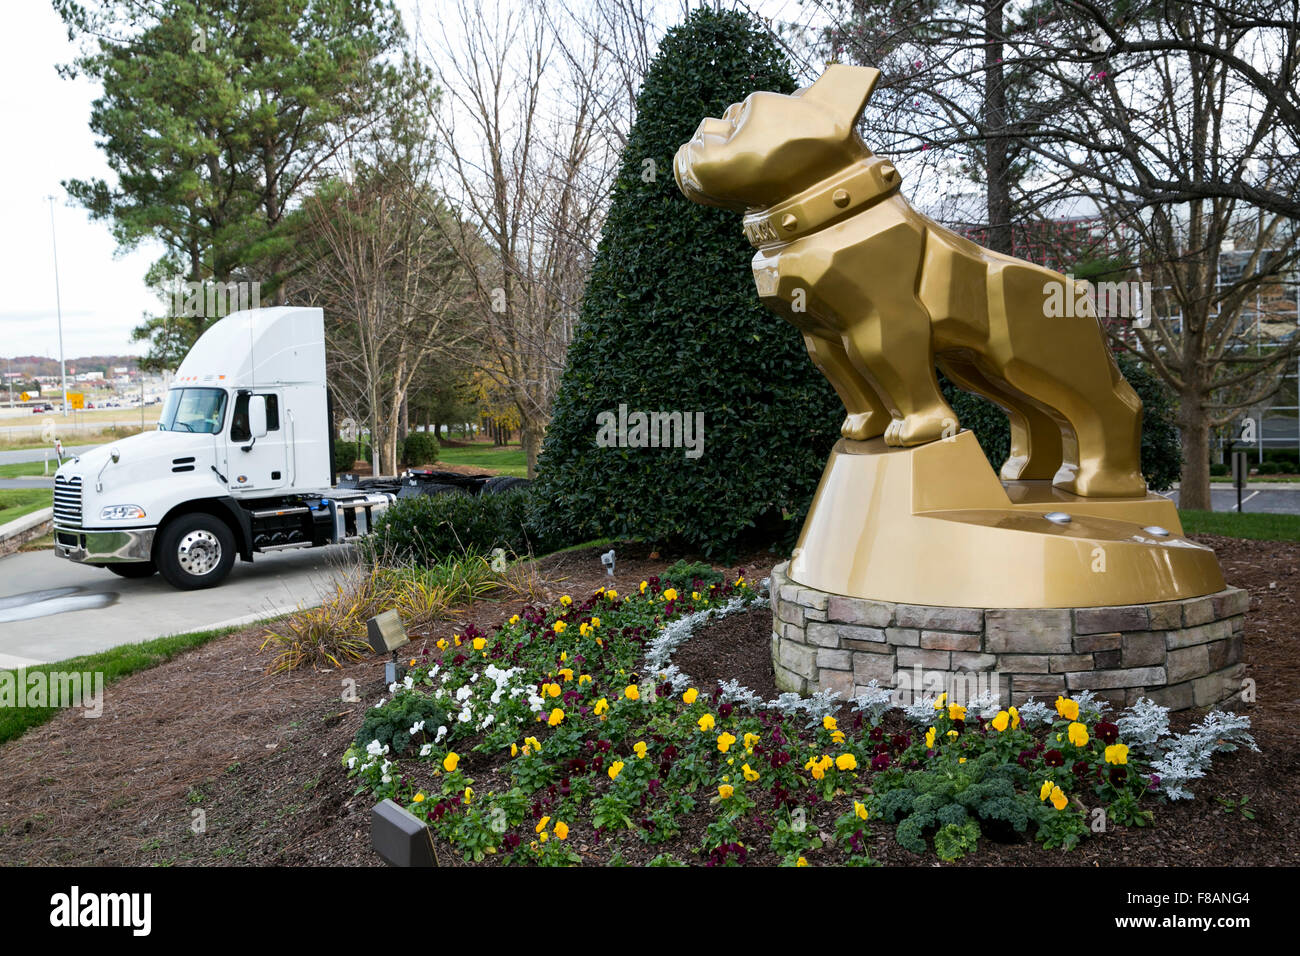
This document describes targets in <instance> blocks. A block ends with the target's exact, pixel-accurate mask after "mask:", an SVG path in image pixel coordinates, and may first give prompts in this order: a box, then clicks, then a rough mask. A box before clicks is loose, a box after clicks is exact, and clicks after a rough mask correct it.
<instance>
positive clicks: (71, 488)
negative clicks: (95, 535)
mask: <svg viewBox="0 0 1300 956" xmlns="http://www.w3.org/2000/svg"><path fill="white" fill-rule="evenodd" d="M54 523H55V524H57V525H59V526H60V527H63V528H80V527H81V478H79V477H76V478H59V477H55V479H54Z"/></svg>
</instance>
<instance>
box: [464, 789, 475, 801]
mask: <svg viewBox="0 0 1300 956" xmlns="http://www.w3.org/2000/svg"><path fill="white" fill-rule="evenodd" d="M473 799H474V788H473V787H466V788H465V802H466V803H469V802H470V801H471V800H473Z"/></svg>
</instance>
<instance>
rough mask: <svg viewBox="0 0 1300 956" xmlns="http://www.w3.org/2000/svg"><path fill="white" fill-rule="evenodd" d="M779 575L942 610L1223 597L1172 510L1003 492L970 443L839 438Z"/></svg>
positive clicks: (1051, 489)
mask: <svg viewBox="0 0 1300 956" xmlns="http://www.w3.org/2000/svg"><path fill="white" fill-rule="evenodd" d="M1049 515H1050V516H1051V517H1049ZM1162 530H1163V531H1165V532H1167V533H1166V534H1161V533H1160V532H1161V531H1162ZM789 576H790V580H792V581H794V582H796V583H798V584H802V585H805V586H807V587H810V588H816V589H817V590H819V591H825V592H829V593H831V594H843V595H847V596H849V597H858V598H870V599H875V600H883V601H892V602H904V603H909V604H923V605H932V606H939V607H985V608H988V607H994V608H997V607H1001V608H1078V607H1103V606H1114V605H1125V604H1146V603H1150V602H1156V601H1174V600H1179V599H1183V598H1190V597H1198V596H1201V595H1206V594H1214V593H1216V592H1219V591H1222V590H1223V589H1224V587H1225V586H1226V585H1225V584H1224V580H1223V574H1222V572H1221V571H1220V570H1219V564H1218V561H1217V560H1216V559H1215V556H1214V552H1213V551H1211V550H1210V549H1209V548H1207V547H1204V546H1203V545H1199V544H1196V543H1195V542H1192V541H1189V540H1187V538H1185V537H1184V536H1183V533H1182V525H1181V523H1180V522H1179V520H1178V511H1177V509H1176V508H1175V507H1174V504H1173V502H1171V501H1170V500H1169V499H1167V498H1162V497H1160V496H1159V495H1154V494H1147V495H1145V496H1144V497H1140V498H1085V497H1080V496H1078V495H1074V494H1071V493H1069V492H1067V491H1063V490H1061V489H1060V488H1057V487H1055V486H1054V485H1053V484H1052V483H1051V481H1050V480H1034V481H1005V482H1004V481H999V480H998V478H997V477H996V475H995V474H994V472H993V469H992V468H991V467H990V466H989V464H988V461H987V459H985V457H984V454H983V452H982V451H981V449H980V446H979V443H978V442H977V441H976V439H975V435H974V434H973V433H972V432H969V431H963V432H960V433H958V434H956V435H954V436H952V437H951V438H945V439H942V440H940V441H936V442H931V443H929V444H925V445H920V446H918V447H915V448H899V447H894V446H888V445H886V444H885V442H884V441H883V440H882V439H873V440H871V441H863V442H857V441H849V440H847V439H841V440H840V441H839V442H838V443H837V444H836V446H835V449H834V450H833V451H832V452H831V456H830V460H829V461H828V462H827V464H826V470H825V472H824V473H823V474H822V479H821V484H820V485H819V486H818V488H817V494H816V496H815V498H814V499H813V504H812V508H811V509H810V511H809V513H808V519H807V521H806V522H805V523H804V527H803V531H802V533H801V534H800V537H799V542H798V546H797V547H796V548H795V550H794V552H793V554H792V556H791V560H790V569H789Z"/></svg>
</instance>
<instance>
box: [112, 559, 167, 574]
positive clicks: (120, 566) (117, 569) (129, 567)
mask: <svg viewBox="0 0 1300 956" xmlns="http://www.w3.org/2000/svg"><path fill="white" fill-rule="evenodd" d="M104 567H106V568H108V570H110V571H112V572H113V573H114V574H116V575H117V576H118V577H119V578H147V577H152V576H153V574H154V572H156V571H157V570H158V567H157V565H155V564H154V563H153V562H152V561H131V562H129V563H123V562H117V561H115V562H113V563H112V564H105V565H104Z"/></svg>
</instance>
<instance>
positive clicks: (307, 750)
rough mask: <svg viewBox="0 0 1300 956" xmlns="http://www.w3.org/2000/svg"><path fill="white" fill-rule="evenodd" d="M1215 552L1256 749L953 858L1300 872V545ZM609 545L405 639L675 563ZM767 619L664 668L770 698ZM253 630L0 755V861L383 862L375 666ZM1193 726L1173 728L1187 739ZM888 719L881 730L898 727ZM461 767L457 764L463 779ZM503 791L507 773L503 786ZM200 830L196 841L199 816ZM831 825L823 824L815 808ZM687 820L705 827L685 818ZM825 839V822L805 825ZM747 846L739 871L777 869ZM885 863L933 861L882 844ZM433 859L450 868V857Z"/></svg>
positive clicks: (733, 624) (878, 848)
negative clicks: (1095, 834) (1245, 598)
mask: <svg viewBox="0 0 1300 956" xmlns="http://www.w3.org/2000/svg"><path fill="white" fill-rule="evenodd" d="M1198 540H1202V541H1203V542H1204V543H1206V544H1209V545H1211V546H1213V547H1214V548H1215V549H1216V551H1217V552H1218V554H1219V557H1220V560H1221V562H1222V564H1223V567H1224V571H1225V574H1226V576H1227V578H1228V580H1229V581H1230V582H1231V583H1233V584H1235V585H1237V586H1239V587H1245V588H1247V589H1248V590H1249V591H1250V592H1251V597H1252V603H1251V610H1250V613H1249V614H1248V616H1247V624H1246V643H1245V647H1246V660H1247V665H1248V675H1249V676H1250V677H1252V678H1254V679H1255V680H1256V681H1257V682H1258V683H1257V687H1258V691H1257V693H1258V697H1257V701H1256V702H1255V703H1254V704H1250V705H1247V707H1246V711H1247V712H1248V713H1249V714H1250V716H1251V719H1252V722H1253V724H1254V728H1253V730H1254V733H1255V736H1256V739H1257V740H1258V741H1259V743H1260V746H1261V748H1262V749H1263V751H1264V752H1263V753H1262V754H1253V753H1245V752H1239V753H1236V754H1228V755H1222V756H1221V757H1219V758H1217V759H1216V761H1215V765H1214V768H1213V769H1212V771H1211V772H1210V774H1209V775H1208V776H1207V777H1206V778H1205V779H1204V780H1201V781H1199V782H1198V783H1197V786H1196V788H1195V789H1196V791H1197V793H1198V794H1200V796H1198V798H1197V799H1196V800H1194V801H1182V802H1179V803H1176V804H1170V805H1167V806H1160V807H1157V808H1156V821H1155V824H1154V825H1153V826H1151V827H1147V828H1143V829H1133V830H1123V829H1118V828H1115V829H1112V831H1111V832H1110V833H1108V834H1106V835H1105V836H1102V837H1100V838H1096V839H1093V840H1090V841H1087V842H1085V843H1084V844H1083V845H1082V846H1081V847H1079V848H1078V849H1077V850H1075V851H1073V852H1071V853H1052V852H1046V851H1044V850H1042V849H1041V848H1040V847H1038V846H1037V845H1034V844H998V843H991V842H989V841H981V845H980V849H979V851H978V852H977V853H975V854H972V855H971V856H968V857H967V858H965V859H964V860H963V861H961V862H962V863H969V864H974V865H980V864H1003V865H1008V864H1009V865H1014V864H1021V865H1024V864H1036V865H1044V864H1058V863H1059V864H1063V865H1111V864H1122V865H1144V866H1170V865H1178V866H1188V865H1250V866H1255V865H1271V864H1283V863H1287V864H1294V863H1296V862H1300V849H1298V847H1300V839H1297V837H1298V836H1300V835H1298V834H1297V832H1296V829H1297V823H1296V820H1295V818H1294V810H1295V808H1296V807H1297V806H1300V766H1298V764H1300V732H1298V731H1297V729H1296V727H1295V721H1294V714H1295V713H1296V712H1297V709H1298V707H1297V705H1300V690H1298V689H1297V687H1298V684H1297V678H1300V673H1298V671H1300V662H1298V661H1297V660H1296V659H1295V655H1294V651H1293V642H1294V640H1295V634H1296V625H1297V610H1296V594H1297V584H1298V583H1300V580H1298V579H1300V545H1297V544H1296V543H1294V542H1262V541H1240V540H1237V539H1230V538H1213V537H1209V536H1206V537H1203V538H1200V539H1198ZM601 550H604V549H586V550H583V551H576V552H570V553H566V554H559V555H551V556H549V557H546V558H543V559H541V560H539V561H538V562H536V568H537V576H536V580H535V581H534V582H533V588H534V589H535V593H534V594H533V595H532V596H530V597H529V598H524V597H521V596H518V595H514V594H502V595H497V596H493V597H491V598H488V599H485V600H482V601H479V602H478V603H476V604H475V605H473V606H472V607H470V608H467V609H465V610H464V611H463V612H462V613H460V614H458V615H456V616H455V617H449V618H448V620H447V621H445V622H441V623H439V624H436V625H434V626H433V627H431V628H430V629H429V630H428V633H427V635H426V636H425V637H424V638H423V639H422V640H417V641H416V642H415V643H413V644H412V647H411V651H412V656H416V655H418V654H419V652H420V649H421V646H422V641H423V640H433V639H436V638H437V637H439V636H442V635H443V634H445V633H447V632H449V631H452V630H460V629H463V628H464V627H465V625H466V624H468V623H470V622H473V623H475V624H477V625H478V626H479V627H480V628H484V629H486V628H489V627H491V626H492V625H494V624H496V623H499V622H500V621H503V620H504V619H506V618H507V617H509V616H510V615H512V614H514V613H515V612H516V611H517V610H518V609H519V608H520V607H521V606H522V605H523V604H525V603H528V602H530V601H531V602H536V603H540V602H545V601H550V600H553V599H555V598H557V597H558V596H559V595H560V594H563V593H572V594H579V593H586V592H589V591H592V590H595V589H596V588H598V587H600V586H602V585H606V584H609V585H611V586H613V587H616V588H618V589H619V590H621V591H628V590H630V589H634V588H635V587H636V586H637V584H639V582H640V581H641V580H642V578H644V577H647V576H649V575H651V574H654V573H657V572H659V571H662V570H663V569H664V568H666V567H667V566H668V565H669V564H671V563H672V562H673V561H674V560H676V559H677V558H678V557H680V556H681V555H675V554H668V553H665V554H656V555H655V556H654V557H652V556H651V554H652V552H651V550H650V548H648V547H646V546H644V545H637V544H623V545H618V546H616V550H617V553H618V565H617V573H616V575H615V577H614V579H613V581H612V582H611V581H610V579H609V578H608V577H607V576H606V575H605V573H604V571H603V569H602V568H601V566H600V562H599V557H598V555H599V552H600V551H601ZM774 561H775V558H774V556H772V555H770V554H756V555H750V556H747V557H746V560H744V561H742V562H740V564H741V566H743V567H744V568H745V569H746V571H747V574H748V576H749V577H750V578H751V579H752V580H758V579H759V578H761V577H763V576H765V575H766V574H767V572H768V570H769V569H770V567H771V565H772V563H774ZM770 626H771V621H770V616H769V612H767V611H755V612H751V613H749V614H742V615H735V616H733V617H730V618H726V619H724V620H722V621H720V622H718V623H717V624H715V625H713V626H711V627H709V628H707V629H705V630H703V631H701V632H700V633H699V634H698V635H697V636H696V637H695V638H694V639H693V640H691V641H690V642H688V643H687V644H686V645H684V646H683V647H682V648H681V649H680V650H679V651H678V653H677V655H676V657H675V662H676V663H677V664H678V666H680V667H681V668H682V669H683V670H684V671H686V672H687V673H689V674H691V675H692V676H693V677H695V678H696V680H697V682H698V683H699V684H701V685H704V684H706V683H707V682H709V681H713V680H726V679H733V678H734V679H737V680H739V681H740V682H741V683H742V684H745V685H746V686H748V687H750V688H751V689H753V690H755V691H756V692H758V693H759V694H761V695H762V696H764V697H766V698H771V697H774V696H775V695H776V693H777V691H776V688H775V686H774V684H773V683H772V670H771V662H770V660H769V657H768V647H769V643H768V640H769V634H770ZM261 634H262V632H261V631H260V630H258V629H251V630H247V631H243V632H240V633H238V634H234V635H230V636H228V637H225V638H221V639H219V640H217V641H214V642H212V643H210V644H208V645H205V646H204V647H201V648H198V649H196V650H194V651H192V652H190V653H187V654H185V655H183V656H181V657H179V658H177V659H176V660H173V661H171V662H169V663H167V664H164V665H162V666H160V667H156V668H154V669H152V670H149V671H147V672H144V673H141V674H137V675H134V676H132V677H129V678H126V679H124V680H122V681H119V682H118V683H116V684H113V685H111V686H110V687H109V688H107V689H106V691H105V713H104V716H103V717H102V718H100V719H98V720H86V719H83V718H81V717H80V716H79V714H77V713H76V712H73V711H66V712H63V713H61V714H59V715H58V716H57V717H56V718H55V719H54V720H53V721H51V722H50V723H49V724H46V725H45V726H43V727H39V728H36V729H34V730H32V731H30V732H29V733H28V734H26V735H25V736H24V737H23V738H21V739H20V740H17V741H13V742H10V743H9V744H6V745H3V746H0V861H3V862H6V863H15V864H26V865H52V864H105V865H150V864H158V863H178V864H204V865H221V864H240V865H247V864H275V865H308V866H310V865H362V866H369V865H378V863H379V860H378V858H377V857H376V856H375V855H374V854H373V853H372V852H371V850H370V835H369V826H370V816H369V814H370V808H371V805H372V800H371V799H370V798H368V797H364V796H362V797H358V796H356V795H355V794H354V789H355V788H354V785H353V784H352V783H351V782H350V781H348V780H347V778H346V776H345V773H344V770H343V767H342V763H341V759H340V758H341V756H342V753H343V751H344V750H345V749H346V747H347V745H348V744H349V743H350V741H351V739H352V737H353V735H354V734H355V731H356V727H357V725H358V724H359V722H360V714H361V708H362V707H364V706H366V705H365V704H364V703H351V704H350V703H346V702H344V701H343V699H342V698H343V689H344V681H345V680H349V679H350V680H353V681H355V682H356V684H357V690H358V693H359V696H360V697H361V699H362V701H369V702H373V701H374V700H375V699H376V697H377V696H379V695H381V694H383V693H384V689H383V664H382V662H380V661H369V660H368V661H365V662H363V663H359V664H356V665H352V666H350V667H347V668H344V669H343V670H336V671H307V672H303V673H297V674H289V675H276V676H266V674H265V667H266V664H267V662H268V661H269V659H270V652H269V651H268V652H262V651H259V645H260V644H261ZM1196 716H1197V715H1178V716H1176V717H1175V721H1174V723H1175V727H1176V728H1177V729H1182V728H1183V727H1185V726H1186V724H1187V723H1189V722H1190V721H1191V720H1192V719H1195V717H1196ZM891 719H892V718H891ZM500 763H501V761H500V760H498V759H488V758H483V763H482V765H479V766H474V767H473V768H472V770H470V772H471V774H472V775H473V776H475V777H476V779H477V780H478V781H479V783H478V786H480V787H482V788H483V789H484V790H488V789H492V788H493V786H495V785H496V781H494V780H493V778H494V777H496V775H497V770H498V768H499V764H500ZM467 769H469V768H467ZM497 779H500V778H497ZM1212 795H1220V796H1226V797H1231V798H1233V799H1240V798H1242V797H1246V796H1249V797H1250V803H1249V804H1248V806H1249V807H1251V808H1252V809H1253V810H1254V813H1255V819H1254V820H1247V819H1245V818H1244V817H1242V816H1241V815H1240V814H1238V813H1234V814H1227V813H1225V812H1224V810H1223V808H1222V806H1221V805H1220V804H1219V803H1218V802H1216V801H1215V800H1214V799H1213V796H1212ZM200 810H201V811H202V812H203V816H204V823H205V826H206V829H205V832H203V833H202V834H197V835H196V834H195V833H194V832H193V831H192V826H193V825H194V824H195V822H196V815H195V811H200ZM827 813H829V811H827ZM697 816H698V815H697ZM810 823H812V824H814V825H817V826H820V827H822V828H824V829H827V830H829V829H831V828H832V825H833V821H832V820H829V819H827V820H823V819H820V817H819V815H818V814H817V813H813V814H810ZM701 836H702V833H696V832H691V831H689V830H688V831H687V832H684V833H682V834H680V835H679V836H677V837H675V838H674V839H672V840H671V841H669V842H667V843H665V844H662V845H657V846H651V847H646V846H645V845H644V844H642V843H641V842H640V841H639V840H637V839H635V838H630V839H623V840H619V841H615V840H613V839H610V840H606V841H604V842H603V844H602V845H595V846H587V845H582V846H576V847H575V849H577V850H578V851H579V852H580V853H583V854H584V855H585V856H586V857H587V859H588V861H589V862H591V863H603V862H605V861H607V860H608V859H609V857H610V855H611V854H612V853H614V852H615V851H616V850H617V851H619V852H621V854H622V856H623V858H624V859H626V861H627V862H629V863H633V864H635V863H638V862H644V861H646V860H648V859H650V858H651V857H653V856H656V855H658V854H659V853H661V852H674V853H675V854H676V855H678V856H679V857H681V858H687V859H690V858H691V857H690V855H689V850H690V848H692V847H695V846H698V845H699V842H700V839H701ZM763 845H764V844H762V843H761V842H758V843H756V844H755V852H754V853H753V854H752V855H751V857H750V862H751V864H762V863H773V862H776V858H775V856H774V855H773V854H771V853H770V852H766V851H764V850H762V849H759V847H761V846H763ZM871 852H872V855H873V856H875V857H876V858H877V859H878V860H880V861H882V862H884V863H889V864H898V865H918V864H920V865H930V864H933V863H935V862H936V861H935V860H934V858H918V857H915V856H913V855H912V854H910V853H908V852H907V851H905V850H903V849H902V848H900V847H899V846H898V845H897V844H896V843H895V842H894V840H893V836H892V834H891V833H890V832H888V831H887V830H885V829H884V828H880V829H879V830H877V831H876V845H875V846H873V847H872V849H871ZM442 857H443V862H444V864H451V865H463V864H462V863H461V861H460V860H459V858H458V857H455V856H454V855H453V854H451V853H448V852H444V853H443V854H442Z"/></svg>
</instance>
